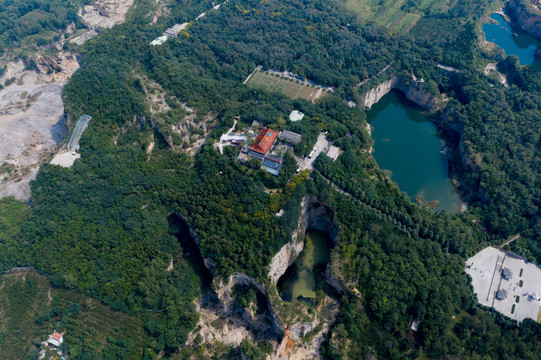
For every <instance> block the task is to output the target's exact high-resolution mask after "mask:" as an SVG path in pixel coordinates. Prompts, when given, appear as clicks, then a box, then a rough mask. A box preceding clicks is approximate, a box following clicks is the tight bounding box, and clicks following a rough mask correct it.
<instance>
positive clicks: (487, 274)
mask: <svg viewBox="0 0 541 360" xmlns="http://www.w3.org/2000/svg"><path fill="white" fill-rule="evenodd" d="M466 273H468V274H469V275H470V276H471V277H472V285H473V288H474V291H475V293H476V294H477V298H478V301H479V303H481V304H483V305H485V306H489V307H493V308H494V309H496V310H497V311H499V312H500V313H502V314H504V315H506V316H508V317H510V318H512V319H515V320H518V321H522V320H524V319H525V318H531V319H533V320H536V321H537V320H538V314H539V311H540V306H541V301H540V296H541V269H540V268H539V267H538V266H537V265H535V264H532V263H528V262H526V261H524V260H523V259H522V258H520V257H519V256H517V255H516V254H514V253H512V252H507V253H506V252H505V251H502V250H498V249H495V248H493V247H488V248H485V249H483V250H482V251H481V252H479V253H477V254H475V255H474V256H472V257H471V258H469V259H468V260H467V262H466ZM517 301H518V302H517Z"/></svg>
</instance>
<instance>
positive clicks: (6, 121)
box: [0, 53, 79, 201]
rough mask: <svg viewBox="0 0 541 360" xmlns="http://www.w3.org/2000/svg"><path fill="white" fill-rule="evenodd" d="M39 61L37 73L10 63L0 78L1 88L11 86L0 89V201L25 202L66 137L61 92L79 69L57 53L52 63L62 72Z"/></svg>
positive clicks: (76, 64)
mask: <svg viewBox="0 0 541 360" xmlns="http://www.w3.org/2000/svg"><path fill="white" fill-rule="evenodd" d="M39 62H40V61H39V60H38V61H36V63H37V64H38V69H39V72H38V71H35V70H25V68H24V65H23V63H22V62H20V61H18V62H14V63H13V62H12V63H9V64H8V65H7V70H6V72H5V74H4V75H3V76H2V77H0V83H2V84H5V83H6V81H8V84H9V82H11V81H13V82H12V83H11V84H9V85H8V86H6V87H4V88H3V89H2V90H0V165H2V167H0V197H5V196H13V197H15V198H17V199H19V200H22V201H27V200H28V199H29V198H30V188H29V182H30V181H31V180H33V179H34V178H35V176H36V174H37V171H38V169H39V164H40V163H41V162H43V160H44V159H46V158H47V157H49V156H51V155H52V154H53V152H54V151H55V150H56V148H57V144H58V143H59V142H60V141H62V140H63V139H64V138H65V137H66V135H67V128H66V126H65V124H64V119H63V114H64V104H63V102H62V97H61V93H62V87H63V86H64V85H65V84H66V82H67V80H68V79H69V78H70V77H71V75H72V74H73V73H74V72H75V71H76V70H77V69H78V68H79V64H78V63H77V61H76V60H75V58H74V57H73V56H71V55H69V54H63V53H60V54H59V55H58V56H57V58H56V61H55V62H56V64H57V66H58V67H59V68H60V69H61V71H59V72H53V73H52V74H47V73H46V70H45V68H41V67H40V65H39Z"/></svg>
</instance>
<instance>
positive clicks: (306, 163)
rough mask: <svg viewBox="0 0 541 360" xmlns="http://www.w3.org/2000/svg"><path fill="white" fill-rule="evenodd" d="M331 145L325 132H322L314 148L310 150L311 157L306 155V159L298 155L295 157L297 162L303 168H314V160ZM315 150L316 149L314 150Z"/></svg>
mask: <svg viewBox="0 0 541 360" xmlns="http://www.w3.org/2000/svg"><path fill="white" fill-rule="evenodd" d="M328 147H329V142H328V141H327V137H326V136H325V134H323V133H321V134H319V136H318V137H317V142H316V144H315V145H314V147H313V148H312V151H311V152H310V154H311V156H310V158H308V157H306V159H303V158H300V157H298V156H295V159H296V160H297V164H298V165H299V168H300V169H301V170H305V169H308V170H313V169H314V161H315V160H316V158H317V157H318V156H319V154H321V152H323V151H326V150H327V148H328ZM314 150H315V151H314Z"/></svg>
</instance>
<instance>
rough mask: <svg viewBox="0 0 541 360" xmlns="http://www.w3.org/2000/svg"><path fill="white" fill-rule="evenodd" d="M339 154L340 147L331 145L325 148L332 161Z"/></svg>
mask: <svg viewBox="0 0 541 360" xmlns="http://www.w3.org/2000/svg"><path fill="white" fill-rule="evenodd" d="M339 155H340V148H338V147H336V146H334V145H331V146H330V147H329V150H327V156H328V157H330V158H331V160H332V161H334V160H336V159H338V156H339Z"/></svg>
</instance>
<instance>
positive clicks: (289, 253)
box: [269, 195, 310, 284]
mask: <svg viewBox="0 0 541 360" xmlns="http://www.w3.org/2000/svg"><path fill="white" fill-rule="evenodd" d="M309 201H310V198H309V196H308V195H307V196H305V197H304V199H303V200H302V204H301V207H302V212H301V216H300V218H299V224H298V226H297V229H295V231H294V232H293V234H292V235H291V241H290V242H288V243H287V244H285V245H284V246H282V248H281V249H280V251H279V252H278V253H277V254H276V255H274V257H273V258H272V260H271V263H270V265H269V278H270V279H271V281H272V283H273V284H276V283H277V282H278V279H280V277H281V276H282V275H284V273H285V271H286V270H287V268H288V267H290V266H291V264H293V263H294V262H295V260H296V259H297V257H298V256H299V254H300V253H301V252H302V250H303V249H304V234H305V232H306V226H307V223H306V215H307V214H306V213H307V206H306V204H307V203H308V202H309Z"/></svg>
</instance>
